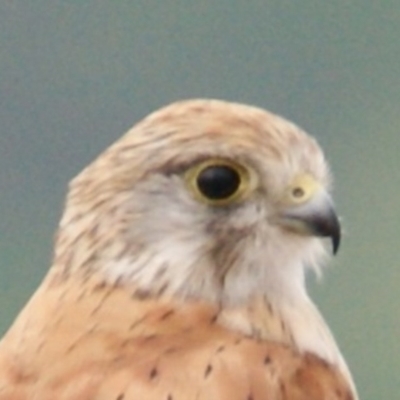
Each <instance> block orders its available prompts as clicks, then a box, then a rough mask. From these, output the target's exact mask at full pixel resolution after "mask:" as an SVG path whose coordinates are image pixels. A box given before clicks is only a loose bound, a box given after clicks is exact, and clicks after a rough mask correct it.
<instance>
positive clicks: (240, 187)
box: [185, 158, 254, 206]
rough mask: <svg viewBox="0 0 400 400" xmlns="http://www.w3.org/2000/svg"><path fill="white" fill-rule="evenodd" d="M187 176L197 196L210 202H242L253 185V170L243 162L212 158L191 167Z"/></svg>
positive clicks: (187, 180) (223, 203) (213, 203)
mask: <svg viewBox="0 0 400 400" xmlns="http://www.w3.org/2000/svg"><path fill="white" fill-rule="evenodd" d="M185 180H186V182H187V184H188V187H189V189H190V190H191V192H192V193H193V194H194V196H195V197H196V198H197V199H198V200H200V201H202V202H205V203H207V204H209V205H221V206H222V205H227V204H231V203H234V202H240V201H241V200H243V199H244V198H245V197H246V195H247V194H248V193H249V192H250V191H251V190H252V189H253V188H254V173H253V171H252V170H250V169H249V168H247V167H245V166H244V165H242V164H239V163H236V162H234V161H231V160H227V159H222V158H212V159H208V160H206V161H203V162H200V163H199V164H196V165H195V166H193V167H191V168H190V169H188V170H187V171H186V173H185Z"/></svg>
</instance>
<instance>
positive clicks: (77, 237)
mask: <svg viewBox="0 0 400 400" xmlns="http://www.w3.org/2000/svg"><path fill="white" fill-rule="evenodd" d="M329 187H330V176H329V170H328V166H327V163H326V161H325V159H324V155H323V153H322V151H321V149H320V147H319V146H318V144H317V142H316V141H315V140H314V139H313V138H312V137H310V136H309V135H308V134H306V133H305V132H303V131H302V130H301V129H299V128H298V127H297V126H295V125H294V124H292V123H290V122H288V121H286V120H284V119H283V118H281V117H279V116H277V115H274V114H271V113H269V112H267V111H264V110H261V109H258V108H255V107H250V106H245V105H241V104H234V103H227V102H223V101H217V100H191V101H184V102H179V103H175V104H172V105H170V106H167V107H165V108H163V109H161V110H159V111H157V112H155V113H153V114H151V115H149V116H148V117H147V118H145V119H144V120H142V121H141V122H139V123H138V124H137V125H136V126H134V127H133V128H132V129H131V130H130V131H129V132H128V133H127V134H126V135H124V136H123V137H122V138H121V139H120V140H119V141H117V142H116V143H115V144H114V145H112V146H111V147H109V148H108V149H107V150H106V151H105V152H104V153H103V154H102V155H100V156H99V157H98V158H97V160H95V161H94V162H93V163H92V164H91V165H89V166H88V167H87V168H86V169H84V170H83V171H82V173H81V174H79V175H78V176H77V177H76V178H75V179H74V180H73V181H72V182H71V185H70V192H69V196H68V200H67V206H66V211H65V214H64V217H63V218H62V220H61V223H60V229H59V235H58V240H57V246H56V256H55V267H56V268H62V269H63V271H64V273H65V274H68V273H69V272H70V271H73V270H81V271H87V270H94V271H96V272H98V273H99V274H101V275H102V276H103V277H104V279H106V280H108V281H111V282H118V283H120V284H123V285H126V286H127V287H131V288H132V291H134V293H136V294H137V295H142V296H143V295H145V296H180V297H185V298H197V299H202V300H207V301H212V302H221V301H222V302H232V303H240V302H242V301H246V299H248V298H249V297H250V296H252V295H253V294H255V293H277V294H278V295H279V294H280V293H282V294H284V295H286V296H290V294H291V293H296V292H297V293H300V292H302V291H303V290H304V271H305V270H306V268H314V269H318V268H319V267H320V265H321V263H323V261H324V260H323V258H324V256H325V254H326V251H325V249H326V245H325V244H324V241H323V240H322V239H323V238H324V237H329V238H331V241H332V245H333V252H336V251H337V249H338V246H339V240H340V225H339V222H338V218H337V216H336V214H335V211H334V207H333V203H332V200H331V197H330V195H329Z"/></svg>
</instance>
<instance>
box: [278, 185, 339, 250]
mask: <svg viewBox="0 0 400 400" xmlns="http://www.w3.org/2000/svg"><path fill="white" fill-rule="evenodd" d="M279 221H280V224H281V225H282V226H284V227H286V228H287V229H290V230H292V231H295V232H297V233H300V234H303V235H310V236H320V237H329V238H330V239H331V241H332V248H333V254H336V253H337V251H338V249H339V245H340V237H341V228H340V222H339V218H338V217H337V214H336V212H335V208H334V206H333V202H332V199H331V197H330V196H329V194H328V193H327V192H326V191H325V190H324V189H322V188H319V190H318V191H317V192H316V193H314V195H313V196H312V197H311V198H310V199H309V200H308V201H307V202H305V203H303V204H300V205H295V206H291V207H289V208H286V210H284V212H283V213H282V215H281V218H280V219H279Z"/></svg>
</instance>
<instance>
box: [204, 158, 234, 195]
mask: <svg viewBox="0 0 400 400" xmlns="http://www.w3.org/2000/svg"><path fill="white" fill-rule="evenodd" d="M239 185H240V176H239V173H238V172H237V171H236V170H235V169H233V168H231V167H229V166H227V165H213V166H210V167H207V168H205V169H203V171H201V173H200V174H199V176H198V177H197V186H198V188H199V190H200V192H201V193H202V194H203V195H204V196H205V197H207V198H209V199H211V200H223V199H226V198H228V197H230V196H232V195H233V194H234V193H235V192H236V191H237V190H238V188H239Z"/></svg>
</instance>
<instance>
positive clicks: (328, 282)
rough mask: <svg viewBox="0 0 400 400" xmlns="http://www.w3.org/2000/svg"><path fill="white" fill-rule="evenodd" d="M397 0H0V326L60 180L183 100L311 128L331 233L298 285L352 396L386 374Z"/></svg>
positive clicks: (390, 375)
mask: <svg viewBox="0 0 400 400" xmlns="http://www.w3.org/2000/svg"><path fill="white" fill-rule="evenodd" d="M399 78H400V3H399V2H398V0H392V1H385V0H383V1H380V2H378V1H376V2H372V1H370V2H368V1H361V0H356V1H345V0H338V1H329V2H328V1H326V2H323V1H315V0H304V1H301V2H300V1H299V2H295V1H287V0H270V1H266V0H264V1H261V0H259V1H257V0H254V1H248V2H244V1H236V0H220V1H218V2H216V1H211V0H202V1H183V0H175V1H171V0H166V1H155V0H140V1H139V0H136V1H127V0H125V1H122V0H121V1H118V0H117V1H104V0H100V1H99V0H88V1H85V2H80V1H76V0H70V1H55V0H35V1H22V0H21V1H20V0H3V1H1V2H0V93H1V96H0V124H1V128H0V129H1V130H0V132H1V133H0V209H1V219H0V221H1V222H0V224H1V229H0V254H1V257H0V330H1V331H2V332H3V331H5V329H6V328H7V326H8V325H9V324H10V323H11V321H12V319H13V318H14V316H15V314H16V313H17V312H18V310H19V309H20V307H21V306H22V305H23V304H24V303H25V302H26V300H27V299H28V298H29V297H30V295H31V293H32V292H33V290H34V288H35V287H36V286H37V285H38V283H39V282H40V280H41V278H42V277H43V275H44V274H45V273H46V270H47V268H48V266H49V263H50V259H51V252H52V237H53V233H54V231H55V228H56V225H57V222H58V219H59V217H60V213H61V210H62V207H63V199H64V196H65V190H66V185H67V182H68V181H69V179H70V178H71V177H72V176H74V175H75V174H76V173H77V172H78V171H79V170H80V169H81V168H82V167H84V166H85V165H86V164H87V163H88V162H90V161H91V160H92V159H93V157H95V156H96V155H97V154H98V153H99V152H100V151H102V150H103V149H104V148H105V147H107V146H108V145H109V144H110V143H111V142H113V141H114V140H115V139H116V138H118V137H119V136H120V135H121V134H122V133H123V132H124V131H126V130H127V129H128V128H129V127H130V126H131V125H132V124H133V123H134V122H135V121H137V120H138V119H140V118H141V117H143V116H144V115H146V114H147V113H148V112H150V111H152V110H154V109H155V108H158V107H159V106H161V105H164V104H166V103H169V102H171V101H173V100H176V99H181V98H190V97H217V98H224V99H228V100H235V101H240V102H246V103H252V104H256V105H259V106H261V107H265V108H269V109H270V110H272V111H274V112H277V113H279V114H282V115H284V116H286V117H287V118H289V119H291V120H293V121H295V122H296V123H298V124H299V125H301V126H302V127H303V128H305V129H306V130H307V131H309V132H310V133H312V134H313V135H315V136H316V137H317V138H318V139H319V141H320V143H321V144H322V146H323V148H324V149H325V152H326V154H327V157H328V159H329V160H330V163H331V165H332V169H333V172H334V176H335V197H336V203H337V206H338V209H339V210H340V213H341V215H342V216H343V221H344V225H345V230H346V235H345V237H344V241H343V245H342V248H341V252H340V255H339V256H338V257H337V258H336V259H335V260H334V262H333V263H332V266H331V267H330V268H329V269H328V270H327V271H326V273H325V276H324V279H323V280H322V284H316V283H315V280H314V279H310V289H311V291H312V292H313V296H314V298H315V299H316V300H317V302H318V304H319V306H320V308H321V309H322V311H323V314H324V315H325V317H326V318H327V320H328V321H329V323H330V325H331V327H332V329H333V331H334V332H335V334H336V337H337V339H338V341H339V343H340V345H341V347H342V349H343V351H344V353H345V356H346V358H347V360H348V362H349V364H350V366H351V369H352V371H353V373H354V376H355V379H356V381H357V385H358V387H359V391H360V394H361V397H362V398H363V399H366V400H367V399H370V400H375V399H383V398H385V399H397V398H399V394H398V386H399V384H400V378H399V372H400V347H399V345H398V339H399V338H400V326H399V322H400V318H399V317H400V315H399V314H400V295H399V290H398V286H397V285H398V283H399V278H400V265H398V262H397V260H398V258H399V256H398V250H399V247H400V243H399V242H398V239H396V238H397V237H398V234H399V232H400V228H399V221H400V218H399V216H400V199H399V197H400V173H399V168H400V156H399V153H400V135H399V129H400V123H399V122H400V110H399V105H400V82H399V80H400V79H399Z"/></svg>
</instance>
